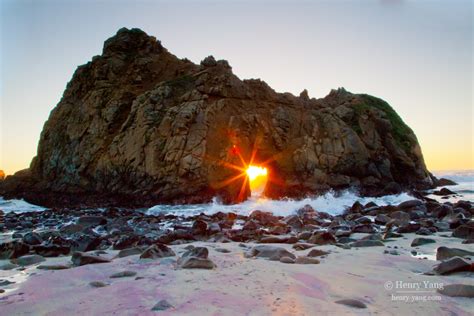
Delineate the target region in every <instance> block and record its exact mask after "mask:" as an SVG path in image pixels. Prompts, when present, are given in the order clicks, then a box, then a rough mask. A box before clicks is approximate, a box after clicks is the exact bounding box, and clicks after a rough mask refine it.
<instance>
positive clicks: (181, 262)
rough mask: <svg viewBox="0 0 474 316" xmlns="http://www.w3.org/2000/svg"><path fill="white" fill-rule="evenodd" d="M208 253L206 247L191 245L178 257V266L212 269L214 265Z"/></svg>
mask: <svg viewBox="0 0 474 316" xmlns="http://www.w3.org/2000/svg"><path fill="white" fill-rule="evenodd" d="M208 255H209V250H208V249H207V248H206V247H193V248H191V249H189V250H187V251H186V252H185V253H183V255H182V256H181V257H180V258H179V259H178V266H179V267H180V268H182V269H214V268H215V267H216V265H215V264H214V262H212V261H211V260H210V259H209V258H208Z"/></svg>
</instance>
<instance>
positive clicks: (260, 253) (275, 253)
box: [244, 245, 296, 261]
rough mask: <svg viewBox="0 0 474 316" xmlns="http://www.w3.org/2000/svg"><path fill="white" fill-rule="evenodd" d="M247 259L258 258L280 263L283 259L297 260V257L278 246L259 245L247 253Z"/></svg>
mask: <svg viewBox="0 0 474 316" xmlns="http://www.w3.org/2000/svg"><path fill="white" fill-rule="evenodd" d="M244 255H245V257H247V258H251V257H257V258H267V259H270V260H276V261H279V260H281V258H283V257H288V258H291V259H296V256H295V255H294V254H292V253H291V252H289V251H288V250H286V249H285V248H282V247H278V246H270V245H257V246H254V247H253V248H252V249H250V250H249V251H247V252H246V253H245V254H244Z"/></svg>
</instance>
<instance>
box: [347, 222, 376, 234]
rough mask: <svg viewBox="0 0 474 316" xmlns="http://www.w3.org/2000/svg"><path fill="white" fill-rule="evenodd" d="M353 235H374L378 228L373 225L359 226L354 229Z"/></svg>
mask: <svg viewBox="0 0 474 316" xmlns="http://www.w3.org/2000/svg"><path fill="white" fill-rule="evenodd" d="M352 232H353V233H363V234H373V233H376V232H377V228H376V227H375V226H374V225H373V224H359V225H356V226H354V227H353V228H352Z"/></svg>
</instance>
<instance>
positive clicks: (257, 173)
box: [245, 165, 268, 196]
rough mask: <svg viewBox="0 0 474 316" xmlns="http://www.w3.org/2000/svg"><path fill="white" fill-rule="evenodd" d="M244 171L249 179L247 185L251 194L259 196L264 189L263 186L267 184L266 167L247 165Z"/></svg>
mask: <svg viewBox="0 0 474 316" xmlns="http://www.w3.org/2000/svg"><path fill="white" fill-rule="evenodd" d="M245 172H246V173H247V177H248V179H249V186H250V191H251V192H252V196H261V194H262V193H263V191H264V190H265V186H266V185H267V180H268V171H267V168H264V167H258V166H252V165H249V166H248V168H247V170H246V171H245Z"/></svg>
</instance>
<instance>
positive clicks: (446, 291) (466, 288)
mask: <svg viewBox="0 0 474 316" xmlns="http://www.w3.org/2000/svg"><path fill="white" fill-rule="evenodd" d="M438 292H439V293H441V294H443V295H446V296H452V297H470V298H474V285H468V284H449V285H445V286H444V287H443V289H439V290H438Z"/></svg>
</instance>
